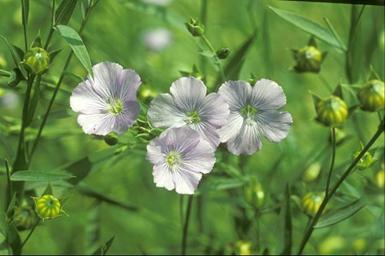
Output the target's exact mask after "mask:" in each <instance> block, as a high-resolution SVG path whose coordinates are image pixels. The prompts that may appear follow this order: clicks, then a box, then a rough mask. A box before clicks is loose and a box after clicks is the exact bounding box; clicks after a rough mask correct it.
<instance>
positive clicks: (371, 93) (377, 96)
mask: <svg viewBox="0 0 385 256" xmlns="http://www.w3.org/2000/svg"><path fill="white" fill-rule="evenodd" d="M384 90H385V87H384V82H383V81H380V80H376V79H374V80H370V81H368V82H367V83H366V85H365V86H364V87H363V88H361V89H360V90H359V91H358V95H357V96H358V99H359V100H360V103H361V109H362V110H364V111H369V112H375V111H378V110H381V109H384V105H385V104H384V102H385V100H384V99H385V95H384V94H385V92H384Z"/></svg>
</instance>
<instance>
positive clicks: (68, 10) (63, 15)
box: [55, 0, 78, 25]
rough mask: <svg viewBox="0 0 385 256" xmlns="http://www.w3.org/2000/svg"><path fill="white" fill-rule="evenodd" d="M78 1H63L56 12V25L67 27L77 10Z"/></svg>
mask: <svg viewBox="0 0 385 256" xmlns="http://www.w3.org/2000/svg"><path fill="white" fill-rule="evenodd" d="M77 2H78V1H77V0H62V1H61V3H60V5H59V7H58V8H57V10H56V12H55V17H56V19H55V24H56V25H58V24H63V25H67V24H68V22H69V21H70V19H71V16H72V14H73V12H74V10H75V7H76V4H77Z"/></svg>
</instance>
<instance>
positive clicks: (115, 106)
mask: <svg viewBox="0 0 385 256" xmlns="http://www.w3.org/2000/svg"><path fill="white" fill-rule="evenodd" d="M109 111H110V112H111V113H112V114H114V115H118V114H120V113H122V111H123V102H122V101H121V100H120V99H114V100H111V102H110V109H109Z"/></svg>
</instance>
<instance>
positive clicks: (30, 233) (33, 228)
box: [20, 220, 40, 250]
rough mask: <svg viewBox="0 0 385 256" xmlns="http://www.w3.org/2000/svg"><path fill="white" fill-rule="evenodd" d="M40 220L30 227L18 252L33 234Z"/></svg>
mask: <svg viewBox="0 0 385 256" xmlns="http://www.w3.org/2000/svg"><path fill="white" fill-rule="evenodd" d="M39 223H40V220H39V221H37V222H36V224H35V225H34V226H33V227H32V229H31V231H29V233H28V235H27V237H26V238H25V239H24V241H23V243H22V244H21V248H20V250H21V249H22V248H23V247H24V245H25V244H26V243H27V242H28V240H29V239H30V238H31V236H32V234H33V232H34V231H35V229H36V227H37V226H38V225H39Z"/></svg>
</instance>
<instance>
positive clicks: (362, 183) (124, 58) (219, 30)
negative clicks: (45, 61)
mask: <svg viewBox="0 0 385 256" xmlns="http://www.w3.org/2000/svg"><path fill="white" fill-rule="evenodd" d="M48 2H49V1H45V0H33V1H31V12H30V34H31V35H30V37H31V38H33V37H34V35H35V34H37V33H38V32H39V31H40V33H41V34H42V35H43V38H45V36H46V34H47V32H48V28H49V24H50V16H49V4H48ZM200 3H201V2H200V1H195V0H194V1H193V0H174V1H172V0H171V1H159V0H158V1H155V0H152V1H128V0H127V1H124V0H114V1H107V0H101V1H100V3H99V5H98V6H97V7H96V8H95V10H94V11H93V13H92V14H91V17H90V20H89V22H88V24H87V26H86V29H85V31H84V33H83V40H84V43H85V45H86V46H87V49H88V51H89V54H90V57H91V60H92V62H93V64H95V63H98V62H101V61H106V60H109V61H113V62H118V63H120V64H122V65H123V66H124V67H127V68H132V69H135V70H136V71H137V72H138V73H139V74H140V75H141V77H142V79H143V81H144V85H145V87H147V88H150V89H152V90H154V91H155V92H157V93H160V92H167V91H168V88H169V86H170V84H171V83H172V82H173V81H174V80H175V79H177V78H178V77H180V75H181V74H180V71H190V70H191V69H192V66H193V65H194V64H196V65H198V67H201V62H202V56H201V55H200V54H199V48H198V40H197V39H195V38H193V37H192V36H191V35H190V34H189V33H188V31H187V30H186V29H185V27H184V22H186V21H187V20H188V19H189V18H190V17H196V18H197V19H199V17H200ZM269 6H274V7H277V8H280V9H284V10H290V11H293V12H295V13H297V14H300V15H302V16H305V17H307V18H309V19H312V20H313V21H315V22H318V23H320V24H324V21H323V17H327V18H329V20H330V21H331V22H332V23H333V25H334V26H335V28H336V30H337V32H338V33H339V34H340V36H341V38H342V40H343V41H345V42H346V40H347V38H348V33H349V26H350V15H351V8H352V6H351V5H349V4H320V3H304V2H284V1H262V0H261V1H259V0H258V1H248V0H226V1H223V0H209V1H208V6H207V23H206V33H207V36H208V38H209V39H210V41H211V42H212V44H213V45H214V47H215V48H221V47H228V48H230V49H231V50H232V51H233V52H234V51H235V50H236V49H237V48H238V47H239V46H240V45H241V44H242V43H243V42H244V41H245V40H246V39H247V38H248V37H249V36H250V35H251V34H252V33H253V30H254V28H256V29H257V38H256V40H255V41H254V43H253V46H252V47H251V49H250V51H249V53H248V54H247V57H246V60H245V63H244V66H243V69H242V71H241V74H240V79H243V80H247V79H249V78H250V75H251V74H254V75H255V77H256V78H269V79H272V80H275V81H277V82H278V83H279V84H280V85H281V86H282V87H283V89H284V91H285V93H286V95H287V106H286V107H285V109H286V110H287V111H289V112H290V113H291V114H292V116H293V119H294V124H293V127H292V129H291V131H290V134H289V136H288V138H287V139H286V140H284V141H283V142H282V143H280V144H272V143H269V142H267V141H265V142H264V145H263V149H262V150H261V151H260V152H258V153H256V154H254V155H253V156H250V157H246V158H242V159H241V161H243V166H244V171H245V172H246V173H249V174H253V175H256V176H257V177H258V179H259V181H260V183H261V184H262V187H263V190H264V192H265V206H266V207H267V208H269V207H270V208H271V207H273V206H274V205H276V204H277V202H280V200H282V198H283V194H284V190H285V186H286V183H290V184H293V194H294V196H297V197H298V198H301V197H302V196H303V195H304V194H303V193H304V192H305V191H319V190H322V189H323V186H324V185H323V184H324V183H323V181H322V179H321V180H319V181H317V182H313V183H307V184H304V182H303V181H302V180H301V175H302V172H303V171H304V168H305V167H306V165H308V164H309V161H310V162H311V158H312V157H313V156H314V155H315V154H317V152H320V151H321V150H322V148H323V147H324V146H326V145H327V144H326V143H327V140H328V134H329V130H328V129H327V128H325V127H323V126H322V125H320V124H318V123H317V122H315V120H314V118H315V111H314V108H313V102H312V97H311V94H310V93H309V92H310V91H311V92H313V93H316V94H318V95H321V96H322V97H326V96H328V95H329V94H330V89H329V88H330V87H335V86H336V85H337V84H338V83H347V79H346V76H345V59H344V58H345V57H344V54H343V53H342V52H339V51H337V50H336V49H334V48H332V47H330V46H329V45H327V44H325V43H323V42H321V41H317V42H318V45H319V48H320V49H321V50H324V51H328V56H327V58H326V60H325V62H324V63H323V65H322V70H321V72H320V74H297V73H295V72H293V71H292V70H290V68H291V67H292V66H293V64H294V62H293V59H292V54H291V51H290V49H296V48H301V47H303V46H305V45H306V44H307V41H308V39H309V34H307V33H305V32H303V31H302V30H300V29H298V28H296V27H294V26H293V25H291V24H289V23H288V22H286V21H284V20H283V19H281V18H280V17H278V16H277V15H276V14H275V13H273V12H272V11H271V10H270V9H269V8H268V7H269ZM0 9H1V15H0V34H1V35H4V36H5V37H7V38H8V40H9V41H11V42H12V43H14V44H16V45H19V46H22V45H23V33H22V25H21V18H20V15H21V7H20V3H19V1H12V0H7V1H6V0H0ZM79 20H80V8H77V10H76V12H75V14H74V16H73V18H72V20H71V22H70V23H69V25H70V26H72V27H75V28H77V27H78V26H79ZM154 31H155V35H154V34H151V33H154ZM156 33H157V34H156ZM154 40H155V42H154ZM52 45H53V46H54V47H55V48H60V47H63V48H64V49H65V50H63V52H61V53H60V55H59V57H58V58H57V59H55V62H54V64H53V65H52V67H51V68H50V70H49V73H48V77H50V78H52V79H53V80H54V81H56V80H57V78H58V77H57V76H58V75H57V74H58V73H59V72H60V71H61V68H62V65H63V62H64V59H65V56H66V55H67V52H68V51H69V49H68V47H65V43H64V42H63V41H62V39H61V38H60V37H59V36H58V35H56V34H55V35H54V39H53V44H52ZM154 45H155V46H154ZM353 50H354V83H355V84H357V85H359V84H362V83H364V82H365V81H366V79H367V77H368V75H369V67H370V65H372V66H373V68H374V69H375V70H376V72H377V73H378V74H379V76H380V77H381V78H382V80H383V79H384V7H380V6H367V7H366V8H365V10H364V13H363V16H362V18H361V21H360V24H359V27H358V30H357V34H356V40H355V41H354V47H353ZM204 62H205V63H206V64H205V72H206V79H207V81H206V84H207V86H208V87H209V88H214V87H215V86H216V85H215V84H214V83H215V80H216V78H217V76H218V74H217V72H216V71H215V69H214V68H213V66H212V65H211V64H210V60H204ZM11 64H12V59H11V56H10V54H9V52H8V51H7V48H6V46H5V45H4V44H2V43H0V68H2V69H10V66H11ZM69 70H70V72H72V73H74V74H76V75H77V76H80V77H84V76H85V75H86V73H85V70H84V69H83V68H82V66H81V64H80V63H79V62H78V61H77V60H76V59H75V58H73V60H72V62H71V64H70V69H69ZM78 82H79V81H78V79H77V78H76V77H74V76H67V77H66V80H65V83H64V84H63V90H61V91H60V93H59V97H58V99H57V101H56V104H55V105H54V109H53V115H52V117H51V118H50V119H49V123H48V125H47V129H46V131H45V133H44V135H45V136H44V137H43V139H44V140H43V142H42V143H41V145H40V146H39V148H38V151H37V152H36V155H35V159H34V161H33V163H32V167H31V169H44V168H49V169H53V168H55V167H57V166H61V165H63V164H66V163H68V162H71V161H75V160H77V159H81V158H82V157H84V156H87V155H91V154H93V153H94V152H96V151H98V150H101V149H104V148H108V147H109V146H108V145H107V144H106V143H105V142H104V141H103V140H101V139H96V138H94V137H92V136H87V135H85V134H83V133H82V130H81V128H80V127H79V126H78V125H77V123H76V115H75V114H74V113H72V112H71V110H70V108H69V95H70V92H71V90H72V89H73V88H74V87H75V86H76V85H77V83H78ZM0 83H1V84H0V89H1V90H2V91H3V95H1V96H0V121H1V124H0V128H1V129H0V158H1V159H4V158H8V159H12V157H13V154H14V152H15V149H16V146H17V129H18V122H19V121H18V117H19V116H20V113H21V109H22V95H23V89H24V84H20V85H19V86H18V87H17V88H7V87H6V84H5V83H4V81H2V80H0ZM50 93H52V90H51V89H49V88H47V90H46V91H44V92H42V98H41V104H40V106H39V109H38V113H39V114H42V113H43V111H44V109H45V108H44V107H46V105H47V101H48V99H49V97H50ZM4 120H8V121H7V122H5V121H4ZM354 120H355V122H356V124H354V122H353V121H352V119H350V120H349V121H348V122H347V123H346V125H345V126H344V132H345V133H346V134H347V135H349V136H350V137H349V139H348V140H347V142H346V143H344V144H343V145H342V146H340V147H339V148H338V151H337V164H336V166H337V167H338V168H337V169H336V173H337V174H336V175H338V172H341V171H342V169H341V168H340V167H344V166H346V163H347V162H349V161H351V159H352V158H353V155H354V153H355V152H356V151H358V150H360V149H361V144H360V143H361V142H362V143H366V142H367V140H368V139H369V138H370V137H371V136H372V134H373V133H374V131H375V129H376V126H377V125H378V117H377V115H376V114H368V113H364V112H361V111H357V112H356V113H355V119H354ZM357 127H358V128H359V130H358V129H357ZM382 144H383V138H381V140H380V141H379V143H378V144H377V146H381V145H382ZM143 149H144V147H143V146H138V147H137V148H135V150H126V151H124V152H123V153H121V154H120V155H118V156H115V157H111V158H109V159H107V160H106V161H103V162H101V163H98V164H97V165H95V166H93V171H92V172H91V173H90V175H89V176H88V177H87V178H86V179H85V180H84V182H85V183H86V184H87V185H88V186H89V187H92V188H94V189H95V190H97V191H99V192H100V193H101V194H103V195H105V196H108V197H111V198H113V199H115V200H117V201H120V202H124V203H126V204H129V205H134V206H137V207H140V209H141V210H140V211H138V212H135V211H129V210H126V209H122V208H120V207H115V206H113V205H111V204H106V203H102V202H98V200H96V199H93V198H90V197H87V196H84V195H81V194H80V193H78V192H76V190H72V191H71V192H70V193H66V194H65V195H63V198H64V199H65V206H64V209H65V211H66V213H68V216H63V217H60V218H57V219H54V220H50V221H46V222H44V223H43V225H41V226H39V227H38V228H37V229H36V231H35V232H34V234H33V236H32V237H31V240H30V241H29V242H28V244H27V245H26V247H25V252H26V253H43V254H44V253H46V254H47V253H87V252H91V251H92V250H93V249H94V248H93V246H95V244H92V245H91V246H90V242H89V241H98V242H99V243H100V244H101V243H103V242H105V241H107V240H108V239H109V238H110V237H111V236H113V235H114V236H115V240H114V243H113V245H112V247H111V249H110V251H109V252H110V253H116V254H118V253H170V252H171V253H178V252H179V246H180V236H181V225H180V223H181V220H180V214H179V201H180V197H179V195H177V194H176V193H175V192H168V191H166V190H165V189H159V188H156V187H155V185H154V184H153V179H152V174H151V165H150V164H149V162H148V161H146V159H145V151H144V150H143ZM380 153H381V152H380ZM329 154H330V150H327V151H326V153H325V157H323V159H324V160H322V161H321V163H322V164H323V165H322V175H323V176H325V175H326V172H327V168H328V161H329V160H328V159H329V158H328V155H329ZM381 154H383V152H382V153H381ZM218 157H219V159H220V156H218ZM231 160H232V161H234V162H236V161H238V159H237V158H236V157H232V159H231ZM1 168H3V167H1ZM380 168H381V163H380V162H377V163H375V164H374V165H373V166H372V167H371V168H369V169H366V170H363V171H356V172H355V173H354V174H353V175H352V177H351V178H349V180H348V182H349V184H350V185H349V186H352V187H354V190H355V191H358V192H359V193H360V195H361V196H362V197H363V198H365V200H366V201H367V202H368V205H367V206H366V207H365V208H364V209H363V210H361V211H360V212H358V214H356V215H354V216H353V217H352V218H350V219H349V220H347V221H344V222H342V223H340V224H338V225H336V226H333V227H331V228H325V229H320V230H317V231H316V232H315V233H314V235H313V237H312V239H311V241H310V243H309V245H308V247H307V250H306V251H307V252H309V253H340V252H344V253H365V252H369V253H376V252H379V251H381V248H382V252H383V250H384V229H383V228H384V195H383V193H384V191H383V189H380V188H378V187H376V185H375V180H374V177H375V174H376V172H377V171H379V170H380ZM382 168H383V167H382ZM1 171H2V172H1V174H2V175H1V176H0V191H3V190H4V180H5V176H4V175H3V174H4V173H3V169H1ZM220 171H221V170H220V168H219V167H218V168H216V169H215V170H214V173H213V174H212V175H208V176H207V177H205V180H204V183H206V182H207V183H209V182H210V179H215V178H216V174H215V173H216V172H218V173H219V172H220ZM345 189H347V190H348V189H349V188H345ZM59 195H60V194H59ZM0 197H1V201H2V202H3V200H4V199H3V198H2V197H3V193H0ZM195 202H196V201H195ZM1 205H3V204H1ZM202 205H203V208H202V211H201V213H202V216H203V217H202V219H201V220H202V223H198V221H197V215H198V214H197V205H196V204H194V208H193V215H192V222H191V225H190V236H189V248H188V252H191V253H202V252H204V251H205V250H210V249H211V250H212V251H215V250H220V249H221V248H225V247H229V246H231V245H234V244H235V243H236V242H237V241H238V240H240V237H238V236H237V232H236V227H235V223H234V221H233V216H234V214H235V203H234V202H233V201H232V200H230V199H229V196H228V191H209V192H208V193H205V194H204V196H202ZM293 216H294V222H293V230H294V238H293V239H294V243H295V245H296V246H298V243H299V242H300V239H301V237H302V233H303V230H304V228H305V225H306V221H307V217H306V215H304V214H303V213H302V211H301V209H300V207H298V206H297V205H296V204H293ZM259 223H260V232H261V234H262V235H261V239H260V245H259V247H260V248H266V247H268V248H269V250H270V252H272V253H279V252H280V250H281V249H282V246H283V244H282V242H281V241H282V239H283V232H282V216H281V215H280V214H279V213H277V212H270V213H267V214H264V215H263V216H262V217H261V219H260V221H259ZM23 236H25V234H24V233H23ZM251 242H252V243H255V241H251ZM253 246H255V245H253ZM206 252H207V251H206Z"/></svg>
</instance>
